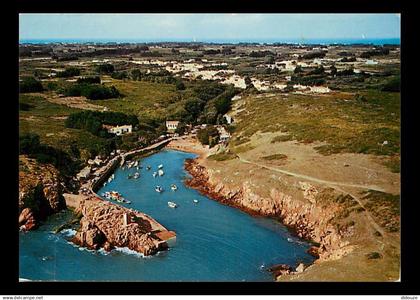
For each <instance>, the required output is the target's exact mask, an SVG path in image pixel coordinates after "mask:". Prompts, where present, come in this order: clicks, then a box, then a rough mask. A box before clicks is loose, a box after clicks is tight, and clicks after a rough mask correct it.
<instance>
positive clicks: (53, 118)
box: [19, 94, 104, 151]
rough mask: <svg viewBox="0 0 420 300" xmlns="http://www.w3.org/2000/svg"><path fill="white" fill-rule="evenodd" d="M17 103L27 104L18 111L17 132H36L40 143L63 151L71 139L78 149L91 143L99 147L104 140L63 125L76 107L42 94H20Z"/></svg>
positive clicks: (68, 145) (76, 110)
mask: <svg viewBox="0 0 420 300" xmlns="http://www.w3.org/2000/svg"><path fill="white" fill-rule="evenodd" d="M19 103H20V104H24V105H25V104H26V105H28V106H29V109H28V110H20V111H19V134H25V133H36V134H38V135H39V136H40V139H41V142H42V143H46V144H48V145H51V146H53V147H55V148H58V149H62V150H65V151H66V150H68V149H69V147H70V144H71V142H73V141H74V142H76V144H77V145H78V147H79V148H80V149H86V148H88V146H89V145H92V144H93V143H97V145H98V147H100V146H101V144H102V143H103V142H104V139H102V138H99V137H97V136H95V135H93V134H91V133H89V132H87V131H84V130H79V129H71V128H66V127H65V126H64V122H65V118H66V116H68V115H69V114H71V113H74V112H78V111H80V110H78V109H74V108H69V107H67V106H64V105H58V104H54V103H51V102H48V101H47V100H45V98H44V97H43V96H40V95H31V94H21V95H20V96H19Z"/></svg>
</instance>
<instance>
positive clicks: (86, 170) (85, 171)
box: [76, 166, 90, 180]
mask: <svg viewBox="0 0 420 300" xmlns="http://www.w3.org/2000/svg"><path fill="white" fill-rule="evenodd" d="M89 175H90V167H89V166H87V167H85V168H84V169H82V170H81V171H80V172H79V173H78V174H77V175H76V177H77V179H78V180H80V179H86V178H88V177H89Z"/></svg>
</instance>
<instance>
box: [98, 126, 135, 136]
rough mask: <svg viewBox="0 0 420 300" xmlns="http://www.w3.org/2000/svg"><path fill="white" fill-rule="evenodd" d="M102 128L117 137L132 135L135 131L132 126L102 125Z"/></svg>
mask: <svg viewBox="0 0 420 300" xmlns="http://www.w3.org/2000/svg"><path fill="white" fill-rule="evenodd" d="M102 126H103V128H105V129H107V130H108V132H109V133H113V134H116V135H122V134H125V133H131V132H132V131H133V126H132V125H121V126H111V125H102Z"/></svg>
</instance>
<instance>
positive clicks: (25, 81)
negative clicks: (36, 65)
mask: <svg viewBox="0 0 420 300" xmlns="http://www.w3.org/2000/svg"><path fill="white" fill-rule="evenodd" d="M43 90H44V88H43V87H42V84H41V82H40V81H38V80H36V79H35V78H34V77H24V78H22V81H21V82H20V83H19V92H21V93H34V92H42V91H43Z"/></svg>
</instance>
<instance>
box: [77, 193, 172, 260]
mask: <svg viewBox="0 0 420 300" xmlns="http://www.w3.org/2000/svg"><path fill="white" fill-rule="evenodd" d="M76 213H81V214H82V218H81V220H80V228H79V229H78V231H77V233H76V235H75V236H74V237H73V239H72V242H74V243H75V244H78V245H80V246H83V247H87V248H89V249H95V250H97V249H99V248H101V247H103V248H104V249H105V250H106V251H110V250H112V249H113V248H114V247H127V248H129V249H131V250H134V251H136V252H139V253H142V254H143V255H144V256H148V255H153V254H156V253H157V252H158V251H161V250H165V249H167V248H168V243H167V240H169V239H171V238H174V237H175V233H174V232H173V231H168V230H167V229H166V228H164V227H163V226H162V225H160V224H159V223H158V222H156V221H155V220H153V219H152V218H151V217H149V216H147V215H146V214H143V213H141V212H138V211H136V210H133V209H128V208H125V207H122V206H119V205H116V204H113V203H110V202H108V201H104V200H102V199H99V198H98V197H96V196H94V195H90V196H86V197H85V198H84V199H81V200H80V202H79V206H78V208H77V209H76Z"/></svg>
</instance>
